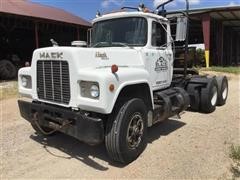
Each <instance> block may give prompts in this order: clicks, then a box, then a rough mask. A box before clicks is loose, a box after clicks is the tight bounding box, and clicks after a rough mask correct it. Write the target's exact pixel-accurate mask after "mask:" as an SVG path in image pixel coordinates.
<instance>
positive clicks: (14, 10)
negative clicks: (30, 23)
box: [0, 0, 91, 26]
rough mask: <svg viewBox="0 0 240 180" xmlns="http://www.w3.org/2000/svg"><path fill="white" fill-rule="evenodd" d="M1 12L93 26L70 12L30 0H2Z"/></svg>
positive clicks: (0, 3) (0, 4)
mask: <svg viewBox="0 0 240 180" xmlns="http://www.w3.org/2000/svg"><path fill="white" fill-rule="evenodd" d="M0 12H1V13H9V14H15V15H21V16H28V17H34V18H40V19H47V20H53V21H60V22H65V23H70V24H76V25H82V26H91V24H90V23H89V22H88V21H86V20H84V19H82V18H80V17H78V16H75V15H73V14H71V13H69V12H66V11H64V10H62V9H57V8H54V7H50V6H44V5H41V4H38V3H33V2H30V1H28V0H17V1H16V0H0Z"/></svg>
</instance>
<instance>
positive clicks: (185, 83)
mask: <svg viewBox="0 0 240 180" xmlns="http://www.w3.org/2000/svg"><path fill="white" fill-rule="evenodd" d="M125 9H127V7H125ZM131 9H134V8H131ZM136 9H137V11H124V12H116V13H110V14H106V15H102V16H101V15H99V16H98V17H97V18H95V19H94V20H93V27H92V33H91V45H89V46H88V47H78V46H77V47H60V46H57V45H54V47H47V48H41V49H36V50H35V51H34V53H33V57H32V63H31V67H25V68H21V69H20V70H19V72H18V78H19V93H20V94H21V95H22V96H24V97H28V98H29V101H26V100H22V99H20V100H19V101H18V104H19V109H20V112H21V116H22V117H23V118H24V119H26V120H27V121H29V122H30V123H31V125H32V127H33V128H34V130H36V132H37V133H38V134H42V135H46V136H47V135H50V134H54V133H55V132H57V131H60V132H62V133H65V134H67V135H70V136H72V137H74V138H76V139H78V140H80V141H82V142H85V143H87V144H90V145H97V144H100V143H105V146H106V149H107V152H108V154H109V157H110V158H111V159H112V160H114V161H118V162H121V163H123V164H128V163H130V162H132V161H134V160H135V159H136V158H137V157H138V156H139V155H140V154H141V153H142V152H143V151H144V149H145V148H146V146H147V134H148V131H150V130H151V129H149V128H148V127H151V126H153V125H154V124H155V123H157V122H160V121H163V120H166V119H168V118H169V117H172V116H175V115H179V114H180V113H181V112H182V111H184V110H186V109H189V110H193V111H197V112H202V113H206V118H207V116H208V115H207V114H208V113H211V112H213V111H214V110H215V108H216V106H218V105H219V106H221V105H224V104H225V102H226V99H227V94H228V81H227V78H226V77H225V76H219V77H215V76H214V77H210V76H200V75H199V74H198V73H194V72H192V71H188V70H187V69H185V70H184V71H177V72H178V73H176V72H175V73H174V67H173V62H174V41H173V38H172V36H171V30H170V22H169V20H168V19H167V18H165V17H164V16H161V14H160V13H153V12H149V11H147V10H146V8H144V6H143V5H141V6H140V7H139V8H136Z"/></svg>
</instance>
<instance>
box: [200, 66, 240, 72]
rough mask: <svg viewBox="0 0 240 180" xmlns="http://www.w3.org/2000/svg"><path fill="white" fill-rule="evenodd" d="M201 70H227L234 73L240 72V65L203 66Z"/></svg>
mask: <svg viewBox="0 0 240 180" xmlns="http://www.w3.org/2000/svg"><path fill="white" fill-rule="evenodd" d="M200 70H201V71H216V72H225V73H232V74H240V67H233V66H229V67H219V66H212V67H209V68H201V69H200Z"/></svg>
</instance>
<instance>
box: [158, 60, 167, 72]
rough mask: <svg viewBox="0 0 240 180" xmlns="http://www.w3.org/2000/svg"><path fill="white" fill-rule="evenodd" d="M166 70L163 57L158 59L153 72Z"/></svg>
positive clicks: (165, 61) (165, 62)
mask: <svg viewBox="0 0 240 180" xmlns="http://www.w3.org/2000/svg"><path fill="white" fill-rule="evenodd" d="M166 70H168V66H167V60H166V59H164V58H163V57H160V58H159V59H158V60H157V61H156V64H155V71H157V72H160V71H166Z"/></svg>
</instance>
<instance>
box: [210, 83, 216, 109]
mask: <svg viewBox="0 0 240 180" xmlns="http://www.w3.org/2000/svg"><path fill="white" fill-rule="evenodd" d="M216 103H217V87H216V86H214V87H213V96H212V99H211V104H212V106H215V105H216Z"/></svg>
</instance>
